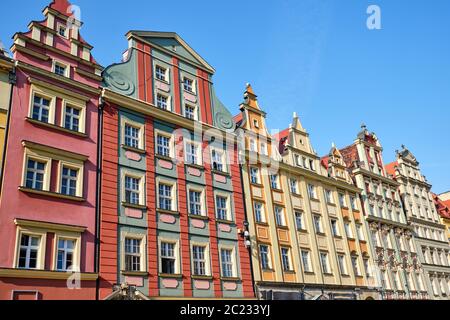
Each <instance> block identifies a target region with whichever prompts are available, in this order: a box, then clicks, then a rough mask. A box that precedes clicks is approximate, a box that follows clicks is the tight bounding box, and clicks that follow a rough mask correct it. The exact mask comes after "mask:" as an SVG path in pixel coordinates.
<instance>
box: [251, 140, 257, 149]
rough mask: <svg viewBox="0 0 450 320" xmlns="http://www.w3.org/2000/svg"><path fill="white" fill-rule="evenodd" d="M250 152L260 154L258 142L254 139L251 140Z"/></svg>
mask: <svg viewBox="0 0 450 320" xmlns="http://www.w3.org/2000/svg"><path fill="white" fill-rule="evenodd" d="M250 151H252V152H258V148H257V147H256V142H255V140H254V139H250Z"/></svg>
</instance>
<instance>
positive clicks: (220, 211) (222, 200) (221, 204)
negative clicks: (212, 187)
mask: <svg viewBox="0 0 450 320" xmlns="http://www.w3.org/2000/svg"><path fill="white" fill-rule="evenodd" d="M216 210H217V219H219V220H229V217H228V199H227V198H226V197H223V196H216Z"/></svg>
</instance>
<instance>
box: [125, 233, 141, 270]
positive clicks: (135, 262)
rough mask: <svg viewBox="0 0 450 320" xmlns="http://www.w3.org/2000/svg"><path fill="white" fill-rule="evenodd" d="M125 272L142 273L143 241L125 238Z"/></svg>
mask: <svg viewBox="0 0 450 320" xmlns="http://www.w3.org/2000/svg"><path fill="white" fill-rule="evenodd" d="M125 271H131V272H136V271H141V240H139V239H131V238H125Z"/></svg>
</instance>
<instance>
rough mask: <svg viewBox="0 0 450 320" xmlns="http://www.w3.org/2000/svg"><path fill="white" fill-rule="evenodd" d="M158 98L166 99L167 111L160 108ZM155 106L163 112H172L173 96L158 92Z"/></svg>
mask: <svg viewBox="0 0 450 320" xmlns="http://www.w3.org/2000/svg"><path fill="white" fill-rule="evenodd" d="M158 96H161V97H164V98H166V108H165V109H164V108H161V107H159V106H158ZM155 106H156V107H157V108H158V109H161V110H165V111H172V96H170V95H168V94H164V93H161V92H157V93H156V102H155Z"/></svg>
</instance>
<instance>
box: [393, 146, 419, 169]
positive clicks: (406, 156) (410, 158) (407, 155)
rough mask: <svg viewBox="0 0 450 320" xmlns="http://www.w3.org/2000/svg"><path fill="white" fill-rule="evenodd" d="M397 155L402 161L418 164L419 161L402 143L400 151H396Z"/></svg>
mask: <svg viewBox="0 0 450 320" xmlns="http://www.w3.org/2000/svg"><path fill="white" fill-rule="evenodd" d="M397 155H398V157H399V158H401V159H403V160H404V161H407V162H409V163H412V164H414V165H416V166H417V165H418V164H419V162H418V161H417V159H416V157H415V156H414V155H413V154H412V152H411V151H409V149H408V148H406V147H405V146H404V145H402V151H397Z"/></svg>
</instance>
